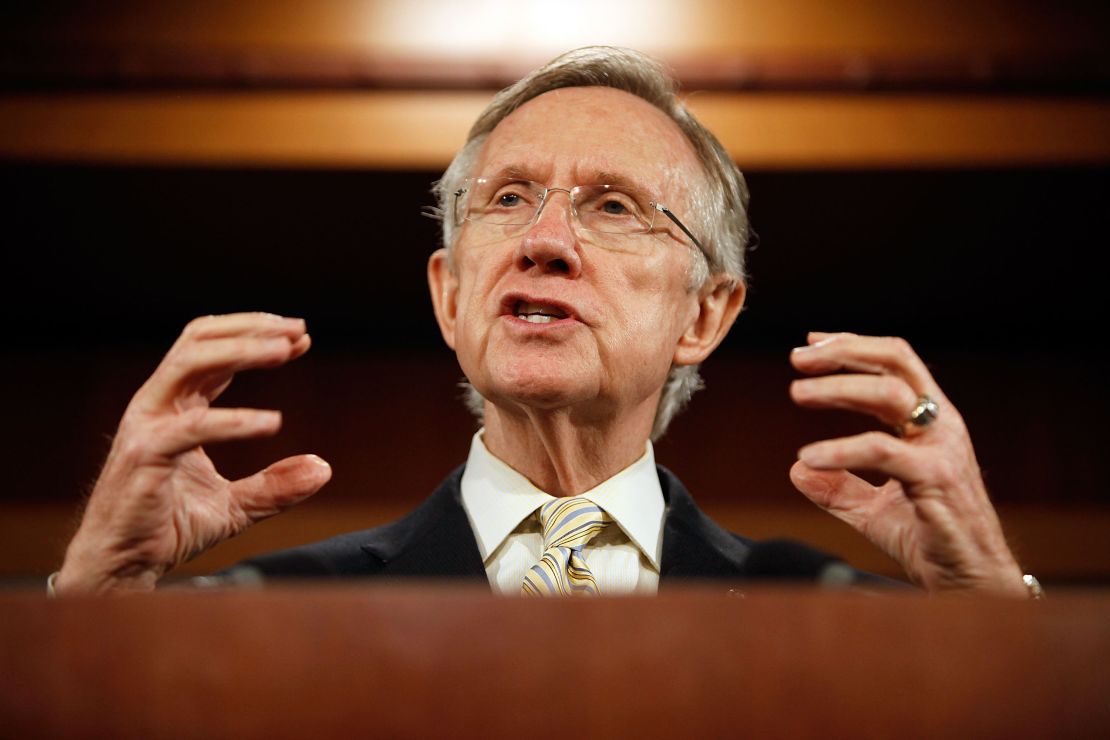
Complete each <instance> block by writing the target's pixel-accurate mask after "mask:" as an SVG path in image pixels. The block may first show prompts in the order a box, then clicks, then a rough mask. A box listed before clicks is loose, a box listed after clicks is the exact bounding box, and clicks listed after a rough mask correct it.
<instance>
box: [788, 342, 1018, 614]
mask: <svg viewBox="0 0 1110 740" xmlns="http://www.w3.org/2000/svg"><path fill="white" fill-rule="evenodd" d="M791 362H792V363H793V365H794V367H795V368H797V369H798V370H799V371H801V372H803V373H805V374H807V375H810V376H814V377H809V378H803V379H799V380H796V381H794V383H793V384H792V385H791V387H790V395H791V397H792V398H793V399H794V402H795V403H797V404H798V405H800V406H805V407H807V408H835V409H847V410H850V411H857V412H861V413H865V414H869V415H871V416H873V417H875V418H877V419H879V420H880V421H882V422H883V423H885V424H886V425H888V426H889V427H891V428H892V430H893V431H892V432H891V433H886V432H878V431H875V432H866V433H863V434H859V435H855V436H852V437H843V438H840V439H830V440H823V441H820V442H815V443H813V444H810V445H807V446H805V447H803V448H802V449H801V450H799V452H798V462H797V463H795V465H794V466H793V468H791V470H790V478H791V480H792V481H793V483H794V485H795V486H796V487H797V488H798V490H800V491H801V492H802V493H804V494H805V495H806V496H807V497H808V498H809V499H810V500H811V501H813V502H814V503H816V504H817V505H818V506H820V507H821V508H823V509H825V510H826V511H828V512H830V513H831V514H833V515H835V516H836V517H838V518H840V519H842V520H843V521H845V522H847V523H848V524H850V525H851V526H853V527H855V528H856V529H857V530H859V531H860V532H861V533H862V534H863V535H864V536H866V537H867V538H868V539H869V540H871V542H873V543H874V544H875V545H876V546H878V547H879V548H880V549H882V550H883V551H885V552H886V553H887V554H888V555H890V556H891V557H892V558H894V559H895V560H896V561H898V563H900V564H901V565H902V567H903V568H905V570H906V573H907V574H908V575H909V576H910V578H911V579H912V580H913V581H914V582H916V583H917V584H919V585H920V586H922V587H924V588H925V589H927V590H929V591H930V592H938V591H954V590H976V591H982V592H990V593H996V594H1000V595H1013V596H1027V595H1028V592H1027V590H1026V588H1025V586H1024V584H1023V583H1022V572H1021V569H1020V568H1019V566H1018V564H1017V561H1016V560H1015V559H1014V556H1013V554H1012V553H1011V552H1010V548H1009V546H1008V545H1007V544H1006V540H1005V537H1004V536H1003V534H1002V527H1001V525H1000V523H999V521H998V516H997V514H996V513H995V511H994V508H993V507H992V506H991V503H990V500H989V498H988V496H987V489H986V485H985V484H984V483H983V477H982V474H981V473H980V471H979V464H978V463H977V462H976V459H975V450H974V449H973V448H972V445H971V439H970V437H969V436H968V432H967V427H966V426H965V425H964V421H963V419H962V418H961V417H960V414H959V413H958V412H957V411H956V408H955V407H954V406H953V405H952V404H951V403H950V402H949V400H948V399H947V397H945V395H944V393H943V392H942V391H941V389H940V387H939V386H938V385H937V384H936V381H935V380H933V377H932V375H931V374H930V373H929V371H928V369H927V368H926V367H925V363H924V362H922V361H921V358H919V357H918V356H917V354H916V353H915V352H914V351H913V349H912V348H911V347H910V345H909V344H908V343H907V342H906V341H905V340H903V339H899V338H896V337H865V336H858V335H855V334H825V333H820V332H813V333H811V334H810V335H809V336H808V346H806V347H799V348H798V349H796V350H794V352H793V354H792V355H791ZM928 400H931V401H932V402H934V403H935V404H936V413H935V418H931V420H930V419H929V418H927V417H931V416H932V415H931V414H930V412H929V410H926V411H925V412H924V415H925V417H926V418H919V419H918V422H919V423H918V424H915V423H912V422H911V420H910V416H911V415H912V414H913V412H914V410H915V409H918V407H919V404H921V403H923V402H924V401H928ZM920 422H926V423H924V424H922V423H920ZM853 470H856V471H863V470H869V471H875V472H879V473H881V474H885V475H888V476H890V478H889V480H887V482H886V483H884V484H882V485H880V486H874V485H871V484H870V483H868V482H867V481H865V480H863V479H862V478H860V477H859V476H857V475H855V474H854V473H852V472H850V471H853Z"/></svg>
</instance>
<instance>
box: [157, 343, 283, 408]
mask: <svg viewBox="0 0 1110 740" xmlns="http://www.w3.org/2000/svg"><path fill="white" fill-rule="evenodd" d="M293 347H294V344H293V343H291V342H290V340H289V339H288V338H287V337H228V338H222V339H207V340H201V341H196V342H190V343H188V344H186V345H183V346H182V347H180V348H178V349H175V350H173V351H171V352H170V354H169V355H167V356H166V359H165V360H164V361H163V362H162V364H161V365H160V366H159V367H158V369H157V370H156V371H155V373H154V375H153V376H151V378H150V380H149V381H148V382H147V384H146V385H145V386H144V387H143V388H142V390H141V391H140V395H139V398H140V400H141V401H142V402H144V403H145V404H147V405H151V406H154V407H168V406H172V405H173V402H174V401H175V400H177V398H178V397H180V396H181V395H183V394H186V393H189V392H193V391H197V390H201V389H205V390H208V391H209V392H213V391H214V390H215V389H218V388H220V387H221V386H223V385H224V384H225V383H227V381H228V380H229V379H230V377H231V376H232V375H234V374H235V373H237V372H241V371H243V370H248V369H252V368H264V367H276V366H278V365H281V364H284V363H286V362H288V361H289V360H290V359H291V357H292V355H293ZM302 353H303V352H302ZM212 397H214V396H210V399H211V398H212Z"/></svg>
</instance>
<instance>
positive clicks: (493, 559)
mask: <svg viewBox="0 0 1110 740" xmlns="http://www.w3.org/2000/svg"><path fill="white" fill-rule="evenodd" d="M461 486H462V501H463V508H464V509H466V514H467V517H468V518H469V519H470V527H471V529H473V530H474V537H475V539H477V541H478V550H479V551H480V552H481V554H482V561H483V562H484V563H485V566H486V575H487V576H488V577H489V582H490V585H491V586H492V587H493V591H494V593H498V594H504V595H511V596H519V595H520V587H521V584H522V583H523V582H524V574H525V573H526V572H527V571H528V569H529V568H531V567H532V566H533V565H535V564H536V563H538V562H539V561H540V556H541V555H542V554H543V531H542V529H541V528H540V521H539V508H540V507H541V506H543V505H544V504H545V503H547V502H548V501H551V500H553V499H554V498H555V497H554V496H552V495H550V494H548V493H545V492H543V491H541V490H540V489H539V488H537V487H536V486H535V485H533V484H532V482H531V481H530V480H528V479H527V478H526V477H524V476H523V475H521V474H520V473H518V472H517V471H515V470H513V469H512V468H511V467H509V466H508V465H507V464H505V463H504V462H502V461H501V460H499V459H497V458H496V457H494V456H493V455H492V454H491V453H490V452H489V450H487V449H486V446H485V444H484V443H483V442H482V432H481V431H479V432H478V433H477V434H475V435H474V439H473V440H472V441H471V443H470V456H469V457H468V458H467V461H466V470H465V471H464V472H463V476H462V482H461ZM579 495H580V496H581V497H582V498H586V499H589V500H590V501H593V502H594V503H595V504H597V505H598V506H600V507H601V508H602V509H604V510H605V511H606V512H608V513H609V516H611V517H612V518H613V524H610V525H609V526H608V527H606V528H605V530H604V531H603V532H602V533H601V534H599V535H598V536H597V537H595V538H594V539H593V540H591V541H590V543H589V544H588V545H586V546H585V547H584V548H583V550H582V553H583V557H584V558H585V559H586V563H587V564H588V565H589V566H590V571H591V572H592V573H593V574H594V579H595V580H596V581H597V587H598V591H600V592H601V593H602V594H605V595H613V594H628V593H646V594H653V593H655V592H656V590H657V589H658V588H659V559H660V557H661V556H662V551H663V516H664V509H665V506H664V502H663V491H662V489H661V488H660V487H659V475H658V473H657V472H656V470H655V453H654V450H653V449H652V446H651V442H648V443H647V445H646V449H645V450H644V454H643V456H642V457H640V459H639V460H637V461H636V462H634V463H632V464H631V465H629V466H628V467H627V468H625V469H624V470H622V471H620V472H619V473H617V474H616V475H614V476H613V477H612V478H610V479H609V480H607V481H604V482H603V483H601V484H600V485H598V486H597V487H596V488H592V489H590V490H589V491H586V492H585V493H582V494H579Z"/></svg>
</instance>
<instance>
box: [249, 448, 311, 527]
mask: <svg viewBox="0 0 1110 740" xmlns="http://www.w3.org/2000/svg"><path fill="white" fill-rule="evenodd" d="M329 480H331V465H328V463H327V462H326V461H325V460H324V459H323V458H321V457H317V456H316V455H296V456H294V457H287V458H285V459H284V460H279V461H278V462H276V463H274V464H273V465H271V466H270V467H268V468H266V469H265V470H260V471H258V472H257V473H255V474H254V475H252V476H249V477H247V478H243V479H241V480H237V481H235V482H234V483H232V484H231V498H232V501H233V502H234V503H235V504H238V506H239V510H240V511H241V512H242V513H243V515H244V516H245V517H246V518H247V520H248V521H250V522H252V523H253V522H257V521H259V520H260V519H265V518H266V517H270V516H273V515H274V514H277V513H278V512H281V511H283V510H285V509H287V508H289V507H290V506H293V505H294V504H299V503H300V502H301V501H304V500H305V499H306V498H308V497H309V496H311V495H312V494H314V493H316V492H317V491H319V490H320V489H321V488H322V487H323V485H324V484H325V483H327V482H328V481H329Z"/></svg>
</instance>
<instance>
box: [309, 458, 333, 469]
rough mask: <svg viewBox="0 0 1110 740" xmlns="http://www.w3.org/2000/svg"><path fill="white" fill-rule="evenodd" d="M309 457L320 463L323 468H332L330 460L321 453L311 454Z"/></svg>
mask: <svg viewBox="0 0 1110 740" xmlns="http://www.w3.org/2000/svg"><path fill="white" fill-rule="evenodd" d="M308 457H309V459H310V460H312V462H314V463H316V464H317V465H319V466H320V467H322V468H330V467H331V465H329V464H328V461H327V460H325V459H324V458H322V457H320V456H319V455H309V456H308Z"/></svg>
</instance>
